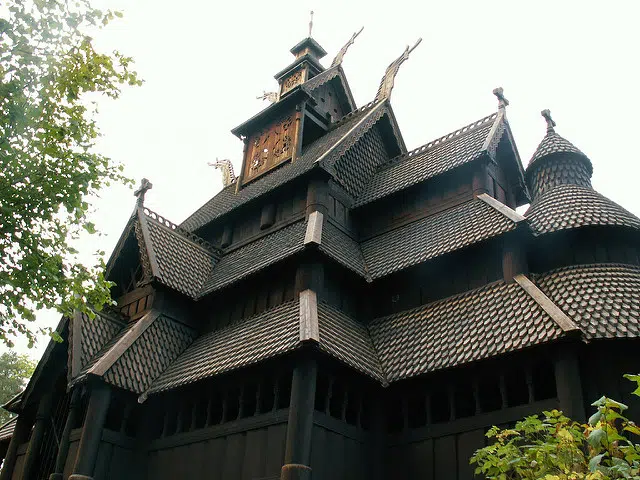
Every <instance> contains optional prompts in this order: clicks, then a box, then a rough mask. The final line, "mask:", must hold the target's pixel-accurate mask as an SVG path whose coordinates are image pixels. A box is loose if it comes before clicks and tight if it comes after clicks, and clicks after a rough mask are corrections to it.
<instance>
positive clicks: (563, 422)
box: [471, 375, 640, 480]
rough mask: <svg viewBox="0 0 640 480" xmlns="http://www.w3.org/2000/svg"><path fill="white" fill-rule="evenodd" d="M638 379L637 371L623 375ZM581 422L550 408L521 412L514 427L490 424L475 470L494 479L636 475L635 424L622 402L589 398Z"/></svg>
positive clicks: (591, 479)
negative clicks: (540, 412)
mask: <svg viewBox="0 0 640 480" xmlns="http://www.w3.org/2000/svg"><path fill="white" fill-rule="evenodd" d="M625 377H626V378H628V379H630V380H632V381H635V382H636V383H637V385H638V387H637V388H636V390H635V391H634V392H633V393H634V395H637V396H640V375H625ZM591 405H592V406H594V407H596V412H595V413H594V414H593V415H592V416H591V418H589V421H588V422H587V423H586V424H582V423H578V422H575V421H573V420H571V419H569V418H567V417H565V416H564V415H563V414H562V412H559V411H558V410H552V411H550V412H543V418H539V416H538V415H534V416H531V417H527V418H525V419H524V420H521V421H519V422H517V423H516V425H515V427H514V428H506V429H500V428H498V427H492V428H491V429H490V430H489V432H487V437H489V438H491V439H494V442H493V443H492V444H491V445H488V446H486V447H484V448H481V449H479V450H478V451H476V453H475V454H474V456H473V457H472V458H471V463H476V464H477V465H478V467H477V468H476V470H475V473H476V474H482V475H484V476H485V478H487V479H499V480H526V479H532V480H533V479H542V480H608V479H618V478H634V479H638V478H640V444H638V443H635V442H634V440H635V441H637V440H638V435H640V428H639V427H638V426H637V425H636V424H635V423H634V422H632V421H631V420H629V419H627V418H626V417H625V416H624V415H623V412H624V411H625V410H626V409H627V406H626V405H624V404H622V403H620V402H616V401H615V400H612V399H610V398H607V397H602V398H600V399H599V400H597V401H595V402H594V403H592V404H591Z"/></svg>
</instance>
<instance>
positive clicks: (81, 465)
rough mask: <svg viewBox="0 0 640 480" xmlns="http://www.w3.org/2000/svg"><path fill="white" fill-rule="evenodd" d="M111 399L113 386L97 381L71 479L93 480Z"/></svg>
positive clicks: (90, 399)
mask: <svg viewBox="0 0 640 480" xmlns="http://www.w3.org/2000/svg"><path fill="white" fill-rule="evenodd" d="M110 400H111V388H110V387H109V386H108V385H106V384H103V383H96V384H94V385H93V387H92V389H91V397H90V398H89V407H88V408H87V416H86V418H85V421H84V427H83V428H82V436H81V437H80V444H79V446H78V454H77V457H76V463H75V466H74V467H73V474H72V475H71V476H70V477H69V480H92V479H93V470H94V468H95V466H96V460H97V459H98V450H99V449H100V442H101V441H102V430H103V428H104V422H105V419H106V418H107V410H108V409H109V402H110Z"/></svg>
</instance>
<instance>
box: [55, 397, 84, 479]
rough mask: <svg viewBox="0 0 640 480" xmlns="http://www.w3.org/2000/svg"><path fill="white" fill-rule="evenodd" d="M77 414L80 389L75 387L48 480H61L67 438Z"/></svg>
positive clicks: (67, 442) (67, 450) (65, 458)
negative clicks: (54, 462)
mask: <svg viewBox="0 0 640 480" xmlns="http://www.w3.org/2000/svg"><path fill="white" fill-rule="evenodd" d="M79 414H80V388H79V387H76V388H75V389H74V390H73V392H72V393H71V400H70V401H69V413H68V414H67V421H66V422H65V424H64V430H62V435H61V436H60V445H59V446H58V455H57V456H56V465H55V467H54V469H53V473H52V474H51V475H50V476H49V480H63V479H62V474H63V473H64V466H65V464H66V463H67V454H68V453H69V438H70V436H71V430H72V429H73V426H74V425H75V424H76V421H77V419H78V415H79Z"/></svg>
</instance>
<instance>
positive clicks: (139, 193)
mask: <svg viewBox="0 0 640 480" xmlns="http://www.w3.org/2000/svg"><path fill="white" fill-rule="evenodd" d="M152 188H153V183H151V182H150V181H149V180H147V179H146V178H143V179H142V180H141V181H140V186H139V187H138V189H137V190H136V191H135V192H133V195H134V196H136V197H138V199H137V200H136V206H138V207H143V206H144V195H145V194H146V193H147V191H148V190H151V189H152Z"/></svg>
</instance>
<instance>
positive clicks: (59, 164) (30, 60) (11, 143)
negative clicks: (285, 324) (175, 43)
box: [0, 0, 141, 345]
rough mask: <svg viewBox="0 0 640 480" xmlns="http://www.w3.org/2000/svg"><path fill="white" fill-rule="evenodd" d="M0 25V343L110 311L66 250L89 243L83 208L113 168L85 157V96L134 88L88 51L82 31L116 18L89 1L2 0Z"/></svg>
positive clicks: (118, 178) (91, 130)
mask: <svg viewBox="0 0 640 480" xmlns="http://www.w3.org/2000/svg"><path fill="white" fill-rule="evenodd" d="M4 6H6V8H5V9H3V13H2V14H1V15H2V17H3V18H0V212H1V216H0V340H2V341H4V343H6V344H7V345H12V338H14V337H15V336H16V335H25V336H27V338H28V339H29V340H30V342H32V341H33V340H34V338H35V337H34V335H35V332H34V331H33V329H32V328H31V327H30V326H29V323H28V322H30V321H32V320H33V319H34V318H35V312H36V310H37V309H41V308H56V309H58V310H59V311H60V312H61V313H63V314H69V313H70V312H71V311H72V310H73V308H79V309H81V310H82V311H85V312H88V311H90V307H93V308H96V309H100V308H102V306H103V305H105V304H107V303H109V302H110V301H111V300H110V295H109V288H110V286H111V285H110V284H109V283H108V282H106V281H105V279H104V277H103V276H102V269H103V268H104V264H103V262H102V260H101V258H99V260H98V262H97V263H96V265H94V266H90V267H87V266H85V265H83V264H82V263H81V262H80V261H79V260H78V252H77V251H76V250H75V249H74V248H73V247H72V246H71V245H70V243H71V242H72V241H73V240H74V239H76V238H78V237H79V236H80V235H81V234H82V233H84V232H87V233H89V234H95V233H96V232H97V228H96V226H95V225H94V224H93V223H92V222H91V220H90V219H89V218H88V217H89V215H90V201H91V198H93V197H95V196H96V195H97V193H98V192H99V190H100V189H102V188H103V187H104V186H106V185H109V184H111V183H113V182H119V183H122V182H125V183H127V182H129V180H128V179H127V178H125V177H124V176H123V175H122V166H121V165H119V164H116V163H114V162H113V161H111V160H110V159H109V158H107V157H104V156H102V155H100V154H99V153H98V152H95V151H94V144H95V142H96V139H97V138H98V136H99V131H98V129H97V126H96V123H95V120H94V118H93V115H94V112H93V111H91V110H89V109H88V108H89V107H90V105H91V104H90V103H89V102H87V101H85V100H84V97H85V95H86V94H87V93H93V92H96V93H101V94H103V95H106V96H108V97H111V98H117V97H118V96H119V94H120V88H121V86H122V85H139V84H140V83H141V82H140V80H139V79H138V77H137V75H136V73H135V72H134V71H132V70H131V64H132V61H131V59H130V58H128V57H125V56H123V55H121V54H119V53H117V52H115V53H112V54H105V53H102V52H98V51H96V50H95V48H94V46H93V43H92V40H91V38H90V36H89V33H90V32H89V30H90V29H91V28H95V27H94V26H96V25H100V24H101V23H103V20H104V19H105V18H106V19H107V22H106V23H108V22H109V21H111V20H112V19H114V18H116V17H119V16H120V14H118V13H116V12H101V11H99V10H96V9H94V8H92V7H91V6H90V4H89V1H88V0H77V1H74V2H51V1H40V0H8V1H7V2H5V5H4Z"/></svg>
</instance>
